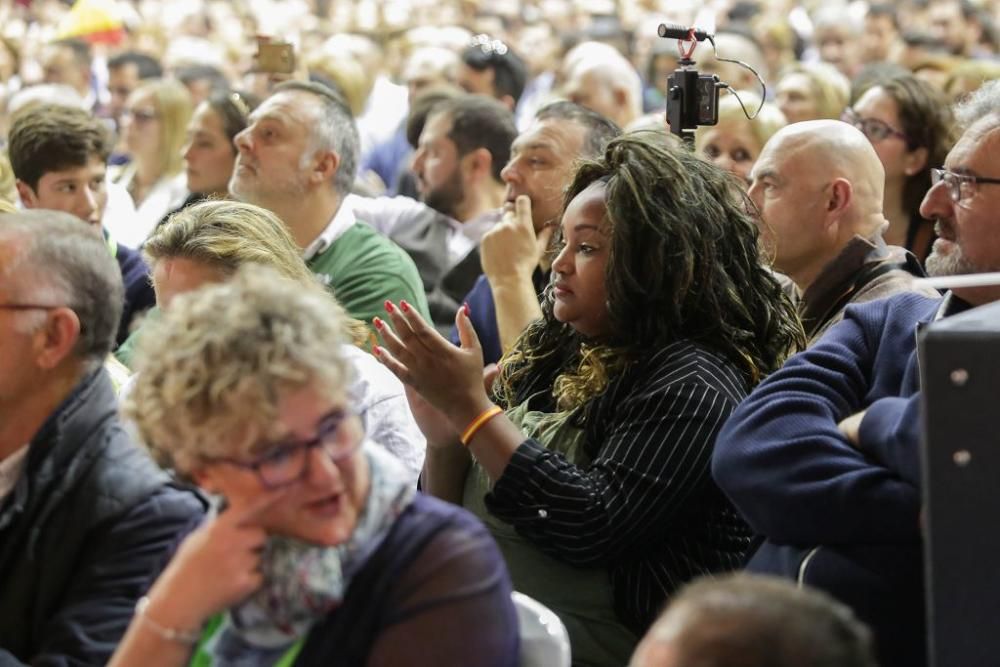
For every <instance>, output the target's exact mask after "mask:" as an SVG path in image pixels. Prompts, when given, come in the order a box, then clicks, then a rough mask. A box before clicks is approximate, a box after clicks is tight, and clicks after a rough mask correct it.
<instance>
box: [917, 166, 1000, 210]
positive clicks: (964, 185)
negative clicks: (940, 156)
mask: <svg viewBox="0 0 1000 667" xmlns="http://www.w3.org/2000/svg"><path fill="white" fill-rule="evenodd" d="M942 182H943V183H944V184H945V185H946V186H947V187H948V194H949V195H950V196H951V200H952V201H953V202H955V203H956V204H957V203H958V202H960V201H962V200H963V199H972V197H973V196H974V195H975V194H976V186H977V185H979V184H980V183H982V184H985V185H996V184H998V183H1000V178H985V177H983V176H973V175H972V174H960V173H957V172H954V171H949V170H947V169H938V168H933V169H931V187H932V188H933V187H934V186H935V185H937V184H938V183H942Z"/></svg>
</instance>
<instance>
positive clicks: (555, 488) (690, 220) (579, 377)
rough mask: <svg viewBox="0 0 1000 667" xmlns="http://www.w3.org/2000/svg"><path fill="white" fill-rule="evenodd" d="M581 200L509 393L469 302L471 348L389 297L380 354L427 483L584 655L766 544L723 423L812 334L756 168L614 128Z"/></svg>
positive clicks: (510, 368)
mask: <svg viewBox="0 0 1000 667" xmlns="http://www.w3.org/2000/svg"><path fill="white" fill-rule="evenodd" d="M565 201H566V206H565V211H564V215H563V218H562V226H561V230H560V236H561V247H560V249H559V251H558V256H557V257H555V259H554V260H553V264H552V273H553V277H552V281H551V283H550V285H549V287H548V288H547V290H546V292H545V294H544V295H543V298H542V313H543V316H542V318H541V319H539V320H537V321H536V322H534V323H533V324H532V325H530V326H529V328H528V329H527V330H526V331H525V332H524V333H523V334H522V335H521V337H520V338H519V339H518V341H517V342H516V343H515V345H514V346H513V348H512V349H511V350H510V351H509V352H508V353H507V354H506V355H505V357H504V358H503V359H502V360H501V362H500V371H499V376H498V377H497V379H496V381H495V382H493V383H492V391H490V392H488V391H487V390H486V389H484V387H483V382H482V377H481V371H482V369H481V366H482V361H481V353H480V350H479V346H478V342H477V341H476V339H475V333H474V331H473V329H472V327H471V326H470V324H469V321H468V318H467V317H466V315H465V314H464V313H462V312H460V313H459V314H458V316H457V318H456V322H457V326H458V329H459V332H460V335H461V338H462V346H461V347H460V348H455V347H452V346H450V345H449V344H448V343H447V342H446V341H444V339H442V338H440V337H439V336H437V335H436V334H435V333H434V331H433V330H432V329H431V328H430V327H429V326H428V325H427V324H426V323H425V322H423V321H422V320H421V319H420V318H419V316H418V315H417V314H416V313H415V312H414V311H413V308H412V307H409V306H408V304H406V303H400V304H399V305H398V306H396V305H394V304H387V308H386V309H387V311H388V313H389V319H390V320H391V326H390V322H386V321H382V320H377V321H376V327H377V328H378V329H379V330H380V331H381V332H382V335H383V340H384V343H385V346H384V347H380V348H376V351H377V353H378V356H379V357H380V358H381V359H382V361H383V363H385V364H386V365H387V366H388V367H389V368H390V369H391V370H393V371H394V372H395V373H396V374H397V376H399V377H400V379H402V380H403V381H404V382H406V383H407V384H409V385H410V386H411V387H412V388H413V389H414V390H415V393H417V394H419V397H415V396H412V395H413V394H414V392H411V405H412V407H413V408H414V411H415V413H416V414H417V415H418V422H420V423H421V427H422V428H423V430H424V432H425V435H427V436H428V453H427V463H426V465H425V469H424V478H423V479H424V488H425V490H427V491H429V492H431V493H433V494H435V495H439V496H441V497H443V498H446V499H449V500H452V501H454V502H457V503H460V504H462V505H464V506H465V507H467V508H468V509H470V510H472V511H473V512H474V513H476V514H477V515H479V516H480V518H482V519H483V520H484V521H485V522H486V523H487V525H488V526H489V527H490V529H491V531H492V532H493V535H494V537H496V539H497V541H498V543H499V544H500V546H501V549H502V551H503V552H504V556H505V558H506V560H507V564H508V567H509V568H510V571H511V576H512V578H513V581H514V585H515V588H517V589H518V590H521V591H522V592H524V593H527V594H528V595H531V596H534V597H536V598H537V599H539V600H540V601H542V602H543V603H544V604H546V605H548V606H549V607H551V608H552V609H553V610H554V611H556V613H558V614H559V616H560V617H561V618H562V620H563V622H564V623H565V624H566V626H567V629H568V630H569V634H570V640H571V642H572V644H573V657H574V664H587V665H622V664H625V663H626V662H627V661H628V656H629V654H630V653H631V651H632V649H633V648H634V645H635V643H636V641H637V638H638V637H639V636H640V635H641V634H642V632H643V631H644V630H645V628H646V627H647V626H648V625H649V623H650V622H651V621H652V620H653V618H654V616H655V614H656V613H657V611H658V610H659V609H660V608H661V607H662V605H663V603H664V600H665V599H666V598H667V597H668V596H669V595H670V594H671V593H672V592H673V591H674V590H675V589H676V588H677V587H678V586H679V585H680V584H682V583H683V582H685V581H687V580H689V579H693V578H694V577H696V576H698V575H701V574H705V573H708V572H716V571H722V570H727V569H733V568H735V567H737V566H738V565H739V564H740V562H741V560H742V558H743V556H744V553H745V551H746V550H747V548H748V547H749V546H750V540H751V535H750V531H749V529H748V528H747V526H746V525H745V524H744V523H743V521H742V520H741V519H740V518H739V516H738V515H737V514H736V512H735V511H734V510H733V508H732V507H731V506H730V504H729V502H728V501H727V500H726V499H725V497H724V496H723V495H722V493H721V492H720V491H719V489H718V488H717V487H716V486H715V484H714V483H713V481H712V479H711V477H710V475H709V463H710V460H711V453H712V448H713V444H714V440H715V437H716V434H717V433H718V431H719V429H720V428H721V426H722V424H723V422H724V421H725V420H726V418H727V417H728V415H729V414H730V413H731V412H732V410H733V408H735V406H736V405H737V404H738V403H739V402H740V401H741V400H742V399H743V397H744V396H746V394H747V392H748V391H749V390H750V389H751V388H752V387H753V386H754V385H756V384H757V383H758V382H759V381H760V380H761V379H762V378H763V377H764V376H766V375H767V374H768V373H770V372H771V371H774V370H775V369H777V368H778V367H779V366H780V365H781V364H782V362H783V361H784V359H785V357H786V356H787V355H788V354H789V353H790V352H791V351H794V349H795V348H796V347H798V346H799V345H801V343H802V340H803V335H802V331H801V327H800V325H799V322H798V320H797V318H796V315H795V312H794V310H793V308H792V306H791V304H790V303H789V302H788V301H787V300H786V299H785V297H784V296H783V294H782V291H781V288H780V287H779V285H778V283H777V282H776V281H775V280H774V278H773V277H772V276H771V274H770V272H769V271H768V270H767V269H766V268H765V267H764V266H763V265H762V263H761V259H760V257H759V255H758V243H757V237H758V232H757V228H756V226H755V225H754V221H753V218H752V217H751V215H750V214H748V212H747V211H749V210H752V209H751V208H750V207H749V206H748V203H747V201H746V198H745V195H744V193H743V191H742V188H741V187H740V184H739V183H738V181H737V180H736V179H735V178H733V177H732V176H730V175H729V174H727V173H725V172H723V171H721V170H720V169H718V168H717V167H715V166H713V165H711V164H708V163H707V162H704V161H702V160H701V159H699V158H697V157H696V156H695V155H693V154H692V153H690V152H689V151H688V150H687V149H685V148H680V147H673V146H670V145H667V144H666V142H664V141H663V138H662V135H660V134H657V133H652V132H648V133H633V134H629V135H625V136H623V137H620V138H618V139H615V140H613V141H611V142H610V143H609V144H608V147H607V149H606V151H605V153H604V156H603V157H602V159H600V160H597V161H591V162H585V163H583V164H582V165H581V166H580V167H579V169H578V171H577V173H576V176H575V178H574V180H573V182H572V184H571V185H570V187H569V189H568V191H567V193H566V198H565Z"/></svg>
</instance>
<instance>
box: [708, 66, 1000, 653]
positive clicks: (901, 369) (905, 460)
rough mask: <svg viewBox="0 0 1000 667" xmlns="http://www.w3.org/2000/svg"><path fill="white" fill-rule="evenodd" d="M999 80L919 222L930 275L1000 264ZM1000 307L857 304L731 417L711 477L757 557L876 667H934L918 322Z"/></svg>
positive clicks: (917, 301)
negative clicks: (929, 240)
mask: <svg viewBox="0 0 1000 667" xmlns="http://www.w3.org/2000/svg"><path fill="white" fill-rule="evenodd" d="M998 109H1000V82H991V83H988V84H986V85H985V86H983V88H981V89H980V90H979V91H978V92H977V93H976V94H975V95H974V96H973V97H972V98H971V99H970V100H969V101H968V102H966V103H965V104H964V105H963V106H962V107H961V108H960V109H959V113H958V115H959V120H960V122H961V124H962V125H963V126H964V127H966V128H967V129H966V130H965V132H964V134H963V135H962V137H961V139H960V140H959V142H958V143H957V144H956V145H955V147H954V148H953V149H952V150H951V152H950V153H949V154H948V157H947V159H946V160H945V165H944V168H943V169H940V170H937V171H936V172H935V176H934V186H933V187H932V188H931V189H930V191H929V192H928V193H927V195H926V197H925V198H924V202H923V205H922V206H921V214H922V215H923V216H924V217H926V218H929V219H933V220H935V221H936V226H937V232H938V236H939V238H938V240H937V241H935V243H934V249H933V252H932V253H931V255H930V257H928V259H927V270H928V272H930V273H931V274H932V275H953V274H961V273H976V272H987V271H997V270H1000V221H998V219H997V211H1000V187H997V185H998V183H997V182H998V181H1000V167H998V166H997V165H1000V111H998ZM996 300H1000V286H990V287H969V288H961V289H958V288H956V289H954V290H953V291H951V292H949V293H948V294H946V295H945V297H944V298H943V299H942V298H928V297H924V296H922V295H917V294H899V295H896V296H894V297H892V298H889V299H884V300H881V301H877V302H874V303H870V304H863V305H860V306H857V307H854V308H850V309H848V311H847V313H846V315H845V317H844V320H843V321H842V322H841V323H840V324H838V325H836V326H835V327H833V328H832V329H831V330H830V331H829V332H828V333H827V335H826V336H824V337H823V339H822V340H821V341H819V342H818V343H817V344H816V345H814V346H813V347H812V348H810V349H809V350H807V351H806V352H803V353H802V354H799V355H797V356H795V357H792V358H791V359H790V360H789V361H788V362H787V363H786V364H785V366H784V367H783V368H782V369H781V370H779V371H778V372H776V373H774V374H773V375H772V376H771V377H770V378H769V379H768V380H767V382H765V383H763V384H761V385H760V387H759V388H758V389H757V390H756V391H754V392H753V393H752V394H751V395H750V396H749V397H748V398H747V400H746V401H744V403H743V404H742V405H741V406H740V407H739V408H737V410H736V411H735V412H734V413H733V416H732V417H731V419H730V421H729V422H728V423H727V424H726V426H725V427H724V428H723V430H722V432H721V433H720V434H719V438H718V440H717V441H716V449H715V453H714V461H713V466H712V472H713V475H714V477H715V479H716V481H717V482H718V484H719V486H720V487H721V488H722V489H723V491H725V492H726V494H727V495H728V496H729V497H730V499H731V500H732V501H733V502H734V504H735V505H736V507H737V508H738V509H739V510H740V512H741V513H742V514H743V516H744V517H745V518H746V519H747V521H748V522H749V523H750V526H751V527H752V528H753V529H754V530H755V532H757V533H758V534H760V535H762V536H763V537H764V539H765V541H764V543H763V544H762V546H761V547H760V549H759V550H758V551H757V553H756V554H755V555H754V556H753V558H752V559H751V560H750V562H749V569H751V570H753V571H756V572H763V573H770V574H778V575H783V576H787V577H790V578H795V579H797V580H798V581H800V582H802V583H805V584H809V585H812V586H816V587H818V588H822V589H825V590H827V591H829V592H830V593H832V594H833V595H834V596H835V597H837V598H839V599H840V600H842V601H843V602H845V603H847V604H848V605H850V606H851V607H852V608H853V609H854V611H855V613H857V615H858V616H859V617H860V618H861V620H862V621H865V622H866V623H868V624H869V625H870V626H871V627H872V629H873V630H874V633H875V643H876V645H877V646H878V650H879V664H883V665H907V667H920V666H921V665H924V664H926V656H925V646H924V640H925V631H924V594H923V567H922V562H921V540H922V535H921V528H920V503H921V499H920V488H919V485H920V461H919V456H918V443H919V434H920V426H919V425H920V421H921V420H920V407H919V406H920V377H919V368H918V366H917V350H916V345H917V337H916V333H917V330H918V328H919V327H920V326H922V325H923V324H926V323H927V322H930V321H932V320H934V319H937V318H941V317H947V316H950V315H952V314H955V313H957V312H960V311H962V310H965V309H967V308H969V307H972V306H979V305H984V304H987V303H990V302H993V301H996Z"/></svg>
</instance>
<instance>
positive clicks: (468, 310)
mask: <svg viewBox="0 0 1000 667" xmlns="http://www.w3.org/2000/svg"><path fill="white" fill-rule="evenodd" d="M462 310H464V311H465V316H466V317H468V316H469V313H470V312H471V309H470V308H469V302H468V301H466V302H465V303H463V304H462Z"/></svg>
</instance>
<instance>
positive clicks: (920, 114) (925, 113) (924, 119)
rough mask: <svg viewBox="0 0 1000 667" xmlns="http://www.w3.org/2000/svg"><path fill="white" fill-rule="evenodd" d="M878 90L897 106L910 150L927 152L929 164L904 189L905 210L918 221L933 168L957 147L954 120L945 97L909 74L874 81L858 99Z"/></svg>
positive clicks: (901, 127)
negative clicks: (952, 148)
mask: <svg viewBox="0 0 1000 667" xmlns="http://www.w3.org/2000/svg"><path fill="white" fill-rule="evenodd" d="M875 86H878V87H879V88H881V89H882V90H884V91H885V92H886V94H887V95H888V96H889V97H891V98H892V99H893V100H894V101H895V102H896V107H897V108H898V109H899V124H900V129H901V130H903V132H904V134H906V136H907V138H908V143H907V148H909V149H910V150H911V151H912V150H915V149H917V148H926V149H927V164H926V165H924V168H923V169H921V170H920V171H919V172H917V173H916V174H913V175H912V176H910V177H909V178H907V179H906V184H905V185H904V186H903V206H904V207H905V209H906V212H907V213H908V214H909V216H910V219H911V220H915V219H919V217H920V203H921V202H922V201H923V199H924V195H926V194H927V191H928V190H929V189H930V187H931V168H933V167H937V166H939V165H942V164H944V159H945V157H946V156H947V155H948V151H950V150H951V147H952V145H953V144H954V143H955V135H954V132H955V116H954V114H953V113H952V109H951V106H950V105H949V104H948V101H947V100H946V99H945V97H944V94H943V93H941V92H940V91H939V90H938V89H937V88H935V87H934V86H932V85H931V84H929V83H927V82H926V81H924V80H923V79H918V78H917V77H916V76H914V75H913V74H910V73H909V72H906V73H899V74H893V75H891V76H884V77H873V78H871V79H870V80H868V81H867V86H866V87H865V88H864V89H861V90H859V91H858V97H860V96H861V95H862V94H864V92H865V91H867V90H869V89H871V88H874V87H875ZM856 99H857V98H856Z"/></svg>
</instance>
